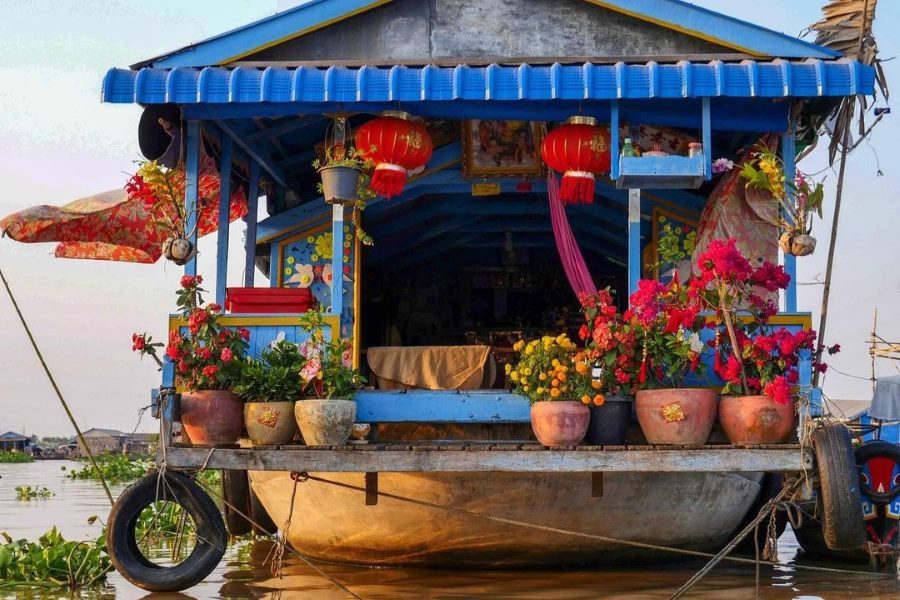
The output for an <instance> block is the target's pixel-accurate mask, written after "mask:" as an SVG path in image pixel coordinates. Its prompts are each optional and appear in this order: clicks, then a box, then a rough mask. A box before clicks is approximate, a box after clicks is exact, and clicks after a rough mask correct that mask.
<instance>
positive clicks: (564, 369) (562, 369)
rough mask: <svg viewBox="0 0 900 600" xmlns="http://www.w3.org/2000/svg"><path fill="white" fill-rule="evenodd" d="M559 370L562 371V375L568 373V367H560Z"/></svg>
mask: <svg viewBox="0 0 900 600" xmlns="http://www.w3.org/2000/svg"><path fill="white" fill-rule="evenodd" d="M559 370H560V371H562V372H563V373H568V372H569V366H568V365H562V366H560V367H559Z"/></svg>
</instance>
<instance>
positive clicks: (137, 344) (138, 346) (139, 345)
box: [131, 333, 147, 352]
mask: <svg viewBox="0 0 900 600" xmlns="http://www.w3.org/2000/svg"><path fill="white" fill-rule="evenodd" d="M146 347H147V338H146V337H145V336H144V334H137V333H133V334H131V349H132V350H134V351H135V352H141V351H143V350H144V348H146Z"/></svg>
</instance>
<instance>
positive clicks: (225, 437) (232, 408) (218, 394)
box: [181, 390, 244, 446]
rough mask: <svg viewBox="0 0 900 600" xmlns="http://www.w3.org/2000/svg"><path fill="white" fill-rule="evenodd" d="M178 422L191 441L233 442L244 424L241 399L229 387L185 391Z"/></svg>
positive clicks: (194, 442)
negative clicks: (224, 388)
mask: <svg viewBox="0 0 900 600" xmlns="http://www.w3.org/2000/svg"><path fill="white" fill-rule="evenodd" d="M181 426H182V428H183V429H184V432H185V433H186V434H187V436H188V437H189V438H190V440H191V443H193V444H199V445H204V446H206V445H217V444H234V443H235V442H237V441H238V438H239V437H240V436H241V431H242V430H243V428H244V403H243V402H241V399H240V398H238V397H237V395H236V394H234V393H233V392H232V391H231V390H203V391H198V392H186V393H184V394H181Z"/></svg>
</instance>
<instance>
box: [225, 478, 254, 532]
mask: <svg viewBox="0 0 900 600" xmlns="http://www.w3.org/2000/svg"><path fill="white" fill-rule="evenodd" d="M222 496H223V497H224V498H225V502H227V504H225V506H224V507H223V509H224V511H225V524H226V525H228V533H230V534H231V535H233V536H235V537H237V536H240V535H247V534H248V533H250V532H251V531H252V530H253V527H252V526H251V524H250V523H249V522H248V521H247V519H246V518H245V517H243V516H241V514H240V513H239V512H237V511H236V510H234V509H233V508H231V507H230V506H229V505H231V506H233V507H234V508H236V509H238V510H239V511H240V512H242V513H244V514H245V515H250V512H251V504H250V481H249V480H248V479H247V471H239V470H236V469H225V470H223V471H222Z"/></svg>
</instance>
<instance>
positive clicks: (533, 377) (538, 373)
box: [506, 334, 590, 447]
mask: <svg viewBox="0 0 900 600" xmlns="http://www.w3.org/2000/svg"><path fill="white" fill-rule="evenodd" d="M513 349H514V350H516V351H517V352H519V361H518V362H517V363H516V365H515V367H513V366H512V365H507V366H506V371H507V378H508V379H509V380H510V381H512V382H513V384H514V389H515V391H516V392H517V393H519V394H522V395H524V396H525V397H527V398H528V400H529V402H531V428H532V430H533V431H534V435H535V437H537V440H538V441H539V442H540V443H541V444H543V445H544V446H550V447H554V446H571V445H574V444H578V443H579V442H581V440H582V439H584V435H585V433H586V432H587V428H588V422H589V420H590V411H589V409H588V407H587V405H586V404H584V403H583V402H582V401H581V400H580V398H581V397H582V394H583V393H585V383H586V384H587V385H590V380H589V376H586V373H587V372H588V367H587V363H586V362H585V361H580V362H579V364H581V366H580V367H577V370H576V360H575V356H576V353H577V349H576V347H575V344H574V343H573V342H572V341H571V340H570V339H569V338H568V336H566V335H565V334H561V335H559V336H557V337H555V338H554V337H552V336H544V337H543V338H541V339H537V340H531V341H529V342H527V343H526V342H525V341H524V340H520V341H518V342H516V344H515V345H514V346H513Z"/></svg>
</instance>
